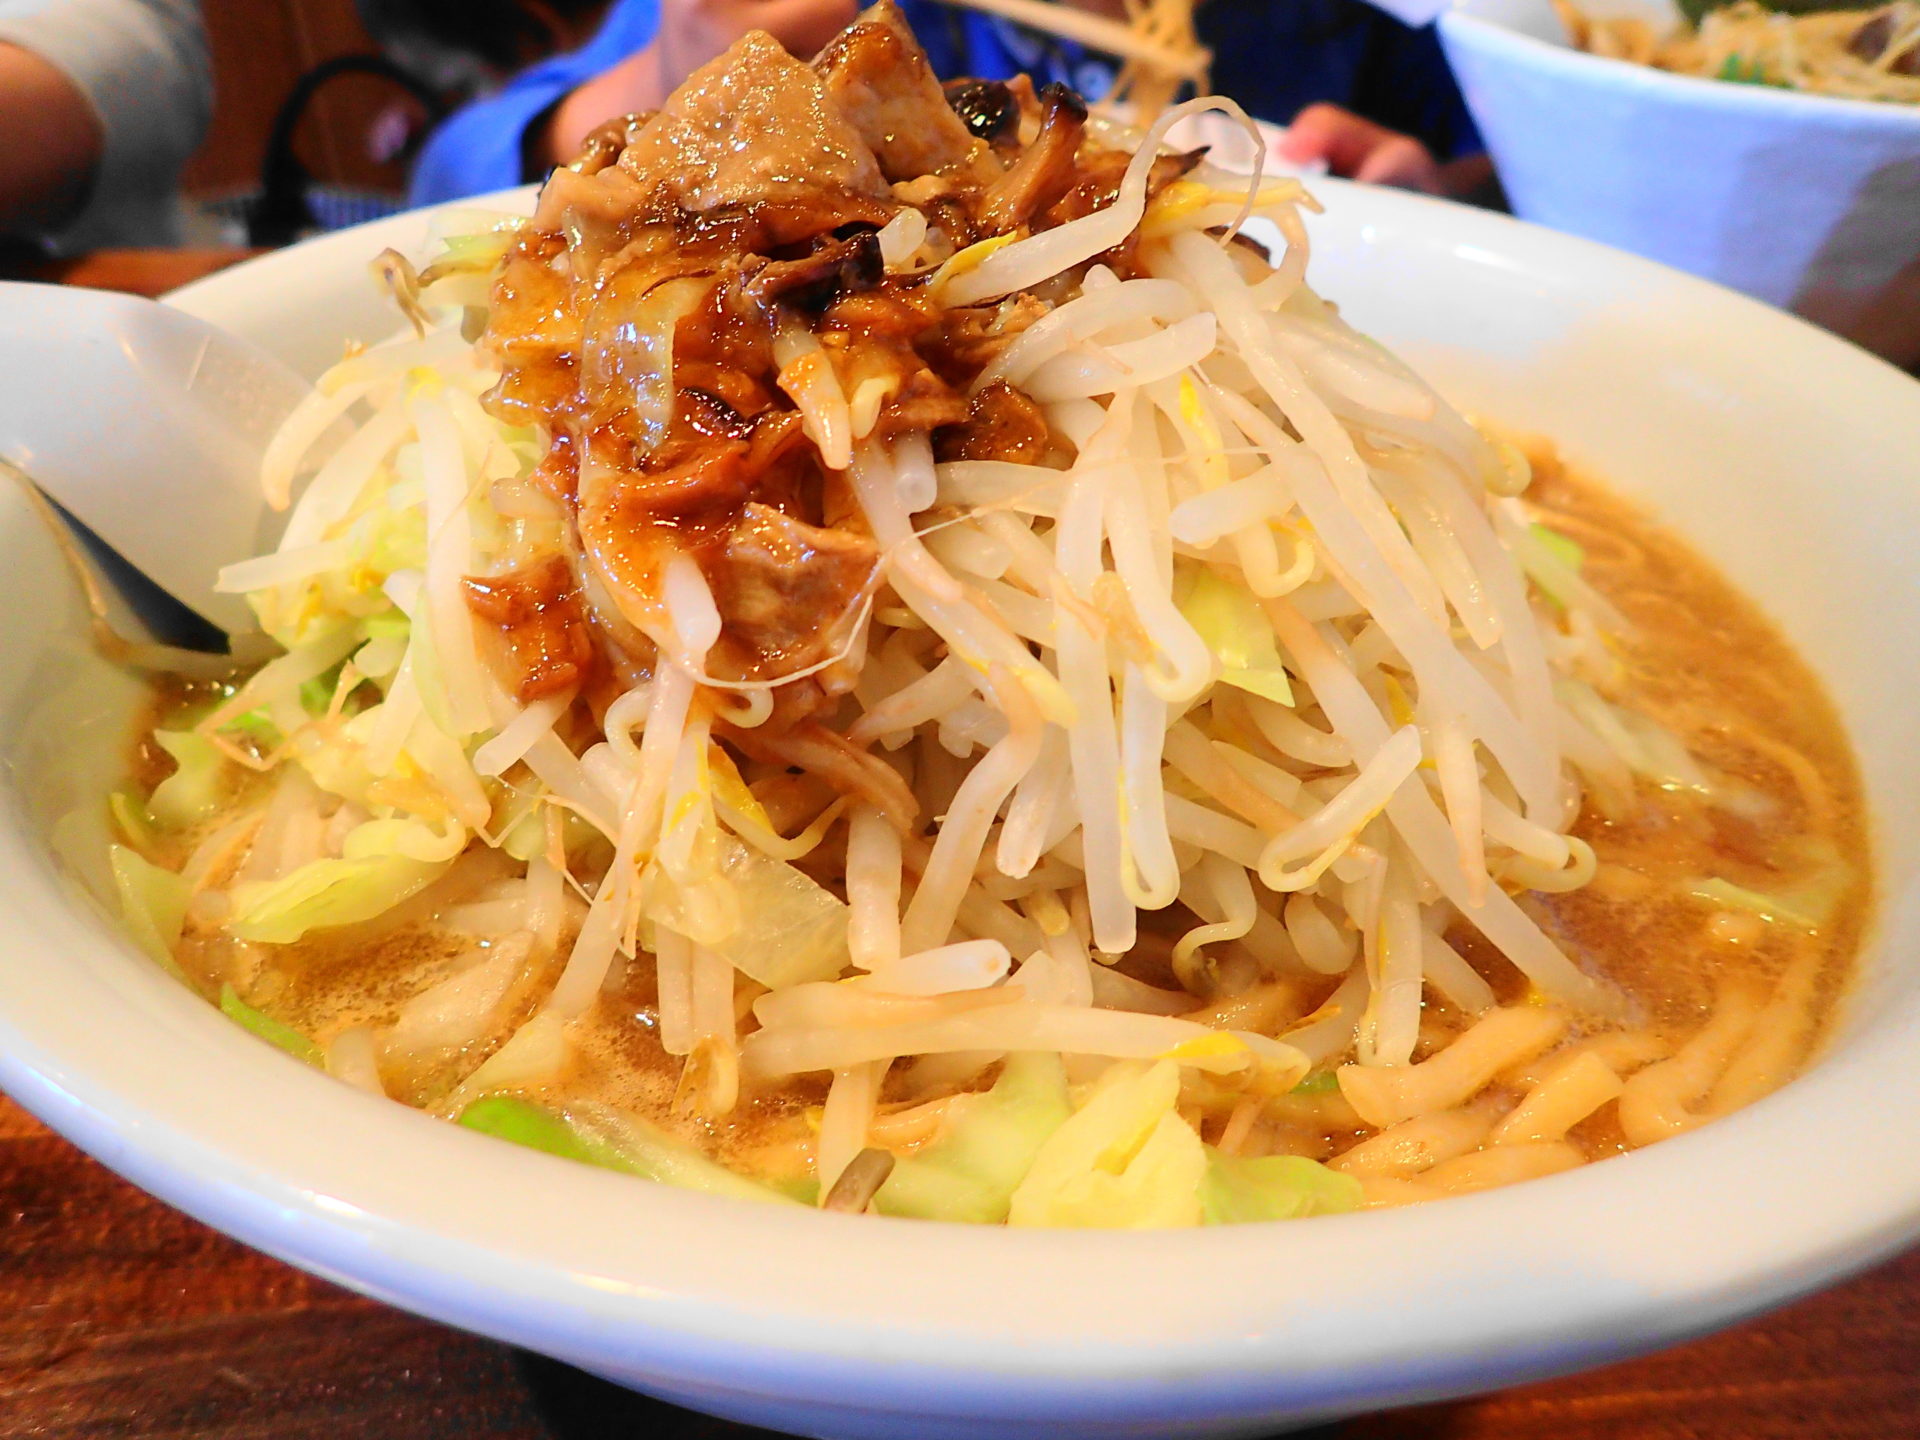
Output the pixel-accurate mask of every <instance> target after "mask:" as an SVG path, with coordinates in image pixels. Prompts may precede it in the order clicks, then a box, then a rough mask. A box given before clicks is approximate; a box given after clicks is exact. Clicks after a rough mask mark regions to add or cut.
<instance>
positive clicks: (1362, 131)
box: [1280, 104, 1443, 195]
mask: <svg viewBox="0 0 1920 1440" xmlns="http://www.w3.org/2000/svg"><path fill="white" fill-rule="evenodd" d="M1280 151H1281V154H1283V155H1284V156H1285V157H1286V158H1287V159H1289V160H1292V161H1294V162H1295V163H1296V164H1305V163H1307V162H1310V161H1315V160H1324V161H1325V162H1326V164H1327V168H1328V169H1329V170H1331V171H1332V172H1333V173H1334V174H1335V175H1338V176H1341V177H1342V178H1343V179H1348V180H1364V181H1366V182H1367V183H1369V184H1372V185H1395V186H1398V187H1399V188H1400V189H1402V190H1421V191H1425V192H1426V193H1427V194H1429V195H1438V194H1441V193H1443V186H1442V184H1441V176H1440V166H1439V165H1438V163H1436V162H1435V160H1434V158H1433V155H1432V154H1431V152H1429V151H1428V149H1427V147H1426V146H1424V145H1422V144H1421V143H1420V142H1419V141H1418V140H1416V139H1414V138H1413V137H1412V136H1411V135H1402V134H1401V133H1400V132H1399V131H1398V130H1389V129H1387V127H1386V126H1384V125H1376V124H1374V123H1373V121H1371V120H1368V119H1365V118H1363V117H1361V116H1359V115H1356V114H1354V113H1353V112H1352V111H1351V110H1343V109H1341V108H1340V107H1339V106H1338V105H1324V104H1322V105H1309V106H1307V108H1306V109H1304V110H1302V111H1301V112H1300V113H1299V114H1298V115H1296V116H1294V117H1293V123H1292V124H1291V125H1289V126H1288V127H1287V135H1286V139H1285V140H1284V141H1283V142H1282V143H1281V146H1280Z"/></svg>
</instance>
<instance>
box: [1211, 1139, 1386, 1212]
mask: <svg viewBox="0 0 1920 1440" xmlns="http://www.w3.org/2000/svg"><path fill="white" fill-rule="evenodd" d="M1206 1151H1207V1175H1206V1179H1204V1180H1203V1181H1201V1183H1200V1207H1201V1210H1202V1212H1203V1214H1204V1215H1205V1217H1206V1223H1207V1224H1209V1225H1241V1224H1246V1223H1248V1222H1249V1221H1255V1220H1300V1219H1304V1218H1305V1217H1307V1216H1309V1215H1343V1214H1345V1213H1346V1212H1347V1211H1349V1210H1358V1209H1359V1208H1360V1203H1361V1199H1362V1196H1361V1191H1360V1182H1359V1181H1358V1180H1356V1179H1354V1178H1353V1176H1351V1175H1342V1174H1341V1173H1340V1172H1339V1171H1337V1170H1329V1169H1328V1168H1327V1167H1326V1166H1324V1165H1322V1164H1320V1163H1319V1162H1318V1161H1314V1160H1309V1159H1307V1158H1306V1157H1305V1156H1303V1155H1263V1156H1261V1157H1259V1158H1258V1159H1253V1160H1241V1159H1238V1158H1236V1157H1234V1156H1232V1155H1223V1154H1221V1153H1220V1151H1218V1150H1216V1149H1214V1148H1213V1147H1212V1146H1211V1145H1209V1146H1207V1147H1206Z"/></svg>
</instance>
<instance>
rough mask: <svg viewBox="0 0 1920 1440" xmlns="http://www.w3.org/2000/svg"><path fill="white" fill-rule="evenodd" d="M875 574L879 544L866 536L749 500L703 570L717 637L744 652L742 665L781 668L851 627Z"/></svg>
mask: <svg viewBox="0 0 1920 1440" xmlns="http://www.w3.org/2000/svg"><path fill="white" fill-rule="evenodd" d="M879 573H880V568H879V551H878V550H877V549H876V547H875V546H874V543H873V541H872V540H871V539H869V538H868V537H867V536H865V535H860V534H856V533H855V532H853V531H850V530H830V529H824V528H822V527H821V526H818V525H809V524H807V523H806V521H804V520H797V519H795V518H794V517H793V516H791V515H788V514H786V513H785V512H784V511H780V510H776V509H774V508H773V507H772V506H770V505H761V504H757V503H750V504H748V505H746V506H744V507H742V509H741V511H740V518H739V520H738V521H737V522H736V523H735V524H734V527H733V533H732V534H730V535H729V536H728V537H727V547H726V551H725V560H724V563H723V564H720V565H717V566H714V567H713V573H712V575H711V576H710V579H711V581H712V584H713V599H714V604H715V605H716V606H717V607H718V608H719V611H720V619H721V623H722V625H723V627H724V628H723V634H724V636H725V637H726V639H725V640H724V641H723V642H722V643H723V644H732V645H737V646H739V647H740V648H741V649H742V650H743V651H744V653H743V654H742V655H741V656H739V657H738V658H737V659H736V661H735V663H736V664H739V665H740V666H741V668H742V670H743V671H746V670H748V669H749V668H751V669H755V670H760V671H763V672H766V671H770V672H771V673H772V674H786V673H791V672H792V671H795V670H799V669H802V668H804V667H806V666H808V665H812V664H814V663H816V662H817V661H820V660H823V659H825V658H826V657H827V656H829V655H831V654H832V653H833V652H834V651H835V650H837V649H838V648H839V647H840V646H841V645H842V644H843V643H844V642H845V641H846V638H847V636H848V635H849V634H851V633H852V631H853V628H854V626H855V625H856V624H857V623H858V621H859V618H860V602H861V601H862V600H864V599H865V598H866V595H867V592H868V591H869V590H870V589H871V588H872V587H873V585H874V584H875V583H876V582H877V580H878V577H879ZM753 678H756V679H765V678H769V676H768V675H767V674H765V673H762V674H756V675H754V676H753Z"/></svg>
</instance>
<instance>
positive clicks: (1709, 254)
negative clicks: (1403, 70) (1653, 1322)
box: [1440, 0, 1920, 365]
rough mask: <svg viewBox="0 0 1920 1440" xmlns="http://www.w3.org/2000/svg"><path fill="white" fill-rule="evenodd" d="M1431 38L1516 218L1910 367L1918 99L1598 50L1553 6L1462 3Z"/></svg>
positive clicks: (1491, 0) (1593, 4)
mask: <svg viewBox="0 0 1920 1440" xmlns="http://www.w3.org/2000/svg"><path fill="white" fill-rule="evenodd" d="M1584 3H1585V6H1586V8H1587V9H1589V10H1590V11H1593V12H1596V13H1602V14H1612V13H1635V14H1642V15H1646V16H1648V17H1650V18H1652V19H1653V20H1654V23H1655V24H1656V25H1660V26H1662V27H1665V26H1668V25H1671V24H1672V23H1674V19H1675V15H1676V12H1675V11H1674V9H1673V7H1672V5H1671V3H1670V0H1584ZM1440 35H1441V40H1442V42H1443V43H1444V45H1445V47H1446V51H1447V59H1448V60H1449V62H1450V63H1451V64H1452V66H1453V70H1454V74H1455V76H1456V77H1457V78H1458V79H1459V81H1460V87H1461V90H1462V91H1463V92H1464V93H1465V95H1466V99H1467V104H1468V106H1469V107H1470V108H1471V109H1472V111H1473V116H1474V120H1475V122H1476V123H1477V124H1478V125H1479V127H1480V133H1481V135H1482V136H1483V137H1484V138H1485V140H1486V142H1487V147H1488V149H1489V151H1490V152H1491V154H1492V155H1493V158H1494V160H1495V162H1496V164H1497V165H1498V166H1499V170H1500V176H1501V179H1502V181H1503V182H1504V183H1505V185H1506V188H1507V194H1508V196H1509V198H1510V199H1511V200H1512V203H1513V208H1514V213H1515V214H1517V215H1520V216H1522V217H1524V218H1526V219H1528V220H1534V221H1538V222H1539V223H1540V224H1542V225H1551V226H1553V227H1554V228H1555V229H1556V230H1565V231H1567V232H1568V233H1569V234H1573V235H1583V236H1585V237H1587V238H1588V239H1590V240H1600V241H1603V242H1605V243H1606V244H1609V245H1617V246H1619V247H1620V248H1621V249H1623V250H1631V251H1633V252H1634V253H1635V254H1638V255H1645V256H1647V257H1648V258H1650V259H1654V260H1659V261H1662V262H1664V263H1666V264H1668V265H1674V266H1677V267H1679V268H1680V269H1682V270H1687V271H1691V272H1692V273H1693V274H1695V275H1701V276H1704V277H1706V278H1707V279H1709V280H1717V281H1719V282H1720V283H1721V284H1723V285H1731V286H1732V287H1733V288H1734V289H1736V290H1743V291H1745V292H1746V293H1747V294H1749V295H1753V296H1756V297H1758V298H1759V299H1762V300H1766V301H1768V302H1770V303H1772V304H1775V305H1780V306H1784V307H1787V308H1790V309H1793V310H1796V311H1798V312H1799V313H1801V314H1803V315H1807V316H1809V317H1811V318H1813V319H1816V320H1818V321H1819V322H1820V323H1821V324H1824V325H1827V326H1829V327H1830V328H1832V329H1835V330H1837V331H1839V332H1840V333H1842V334H1845V335H1848V336H1850V337H1851V338H1854V339H1857V340H1860V341H1861V342H1862V343H1865V344H1868V345H1870V346H1871V347H1872V348H1874V349H1876V350H1877V351H1879V352H1880V353H1882V354H1887V355H1893V356H1896V357H1897V358H1899V359H1900V361H1901V363H1903V364H1908V365H1911V364H1912V363H1914V361H1915V360H1920V105H1891V104H1879V103H1874V102H1869V101H1862V100H1836V99H1830V98H1827V97H1825V96H1819V95H1804V94H1800V93H1797V92H1794V91H1787V90H1779V89H1773V88H1769V87H1766V86H1758V85H1733V84H1727V83H1724V82H1721V81H1715V80H1705V79H1699V78H1696V77H1693V76H1685V75H1674V74H1670V73H1668V72H1666V71H1664V70H1654V69H1650V68H1648V67H1647V66H1643V65H1632V64H1628V63H1626V62H1624V61H1619V60H1605V59H1601V58H1599V57H1598V56H1594V55H1588V54H1584V53H1582V52H1580V51H1576V50H1573V49H1571V48H1569V47H1568V44H1567V39H1566V31H1565V29H1564V27H1562V25H1561V23H1560V21H1559V19H1558V18H1557V17H1556V15H1555V13H1554V10H1553V6H1552V0H1456V5H1455V8H1454V9H1453V10H1451V11H1450V12H1449V13H1447V14H1445V15H1443V16H1442V17H1441V20H1440Z"/></svg>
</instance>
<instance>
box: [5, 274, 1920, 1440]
mask: <svg viewBox="0 0 1920 1440" xmlns="http://www.w3.org/2000/svg"><path fill="white" fill-rule="evenodd" d="M241 253H242V252H182V253H171V252H168V253H159V252H117V253H108V254H103V255H99V256H90V257H86V258H85V259H84V260H82V261H80V262H75V263H74V264H73V265H72V266H71V267H69V270H68V272H67V274H66V277H65V278H68V279H69V280H70V281H72V282H73V283H93V284H103V285H108V286H110V287H113V288H124V289H130V290H137V291H140V292H142V293H148V294H152V293H157V292H159V291H162V290H165V289H168V288H171V286H172V285H175V284H180V283H184V282H185V281H186V280H189V279H194V278H197V277H198V276H200V275H202V274H206V273H208V272H209V271H210V270H213V269H217V268H219V265H220V264H223V263H230V262H231V261H232V260H234V259H238V258H240V256H241ZM761 1433H762V1432H758V1431H752V1430H747V1429H744V1428H742V1427H740V1426H735V1425H728V1424H725V1423H723V1422H721V1421H717V1420H708V1419H705V1418H703V1417H701V1416H697V1415H692V1414H689V1413H687V1412H685V1411H681V1410H676V1409H674V1408H673V1407H671V1406H668V1405H664V1404H661V1403H659V1402H656V1401H652V1400H647V1399H644V1398H642V1397H639V1396H636V1395H632V1394H629V1393H627V1392H624V1391H621V1390H619V1389H617V1388H615V1387H613V1386H611V1385H608V1384H605V1383H604V1382H602V1381H599V1380H595V1379H592V1378H590V1377H588V1376H586V1375H582V1374H580V1373H579V1372H578V1371H575V1370H571V1369H569V1368H568V1367H566V1366H564V1365H560V1364H557V1363H556V1362H554V1361H551V1360H546V1359H543V1358H541V1357H539V1356H535V1355H529V1354H526V1353H523V1352H519V1351H515V1350H513V1349H510V1348H509V1347H506V1346H503V1345H498V1344H494V1343H493V1342H491V1341H486V1340H480V1339H476V1338H474V1337H473V1336H470V1335H465V1334H462V1333H460V1332H459V1331H455V1330H449V1329H447V1328H446V1327H444V1326H440V1325H435V1324H432V1323H430V1322H428V1321H425V1320H419V1319H416V1318H414V1317H412V1316H410V1315H406V1314H404V1313H402V1312H400V1311H397V1310H393V1309H390V1308H389V1307H387V1306H384V1305H380V1304H377V1303H375V1302H373V1301H370V1300H363V1299H360V1298H359V1297H357V1296H354V1295H350V1294H348V1293H347V1292H345V1291H343V1290H340V1289H338V1288H336V1287H335V1286H332V1285H329V1284H327V1283H326V1282H324V1281H321V1280H316V1279H314V1278H312V1277H311V1276H308V1275H304V1274H302V1273H301V1272H299V1271H297V1270H293V1269H290V1268H289V1267H287V1266H285V1265H282V1264H280V1263H279V1262H278V1261H275V1260H269V1259H268V1258H266V1257H265V1256H263V1255H258V1254H256V1253H254V1252H253V1251H251V1250H248V1249H247V1248H246V1247H244V1246H242V1245H239V1244H237V1243H235V1242H234V1241H231V1240H228V1239H226V1238H224V1237H223V1236H220V1235H218V1234H216V1233H215V1232H213V1231H212V1230H209V1229H207V1228H206V1227H205V1226H203V1225H201V1224H199V1223H198V1222H196V1221H193V1220H189V1219H188V1218H186V1217H185V1216H183V1215H180V1214H178V1213H176V1212H175V1211H173V1210H170V1209H168V1208H167V1207H166V1206H165V1205H162V1204H161V1203H160V1202H159V1201H157V1200H153V1199H150V1198H149V1197H147V1196H146V1195H144V1194H142V1193H141V1192H140V1191H138V1190H135V1189H133V1188H132V1187H131V1186H129V1185H127V1184H126V1183H125V1182H123V1181H121V1180H119V1179H118V1178H116V1177H115V1176H113V1175H112V1174H110V1173H109V1172H108V1171H106V1170H105V1169H103V1168H102V1167H101V1166H99V1165H97V1164H95V1163H94V1162H93V1161H92V1160H89V1159H88V1158H87V1157H86V1156H84V1155H82V1154H81V1153H80V1152H79V1151H77V1150H75V1149H74V1148H73V1147H72V1146H71V1145H69V1144H67V1143H66V1142H65V1141H64V1140H62V1139H60V1138H59V1137H58V1136H55V1135H53V1134H52V1133H50V1132H49V1131H47V1130H46V1129H44V1128H43V1127H42V1126H40V1125H39V1124H38V1123H37V1122H35V1121H34V1120H33V1119H32V1118H31V1117H29V1116H28V1115H27V1114H26V1113H25V1112H24V1111H22V1110H20V1109H19V1108H18V1107H17V1106H14V1105H13V1104H11V1103H10V1102H9V1101H7V1100H6V1099H4V1098H0V1440H27V1437H32V1440H109V1437H111V1440H307V1437H311V1440H624V1437H630V1436H645V1437H647V1440H695V1437H699V1440H751V1437H753V1436H756V1435H759V1434H761ZM1311 1435H1312V1437H1313V1440H1414V1437H1422V1440H1536V1437H1552V1440H1915V1437H1920V1249H1915V1250H1912V1251H1909V1252H1908V1253H1907V1254H1905V1255H1904V1256H1901V1257H1899V1258H1897V1259H1895V1260H1893V1261H1891V1262H1890V1263H1887V1264H1885V1265H1883V1266H1881V1267H1880V1268H1878V1269H1876V1270H1874V1271H1871V1272H1870V1273H1868V1274H1866V1275H1864V1276H1861V1277H1859V1278H1856V1279H1853V1280H1850V1281H1848V1282H1846V1283H1844V1284H1841V1285H1839V1286H1836V1287H1835V1288H1833V1289H1831V1290H1828V1291H1826V1292H1825V1293H1824V1294H1821V1295H1817V1296H1814V1297H1812V1298H1811V1299H1808V1300H1804V1301H1801V1302H1800V1303H1799V1304H1797V1305H1794V1306H1791V1307H1789V1308H1787V1309H1785V1310H1782V1311H1779V1312H1777V1313H1775V1314H1773V1315H1771V1316H1768V1317H1765V1318H1763V1319H1761V1320H1758V1321H1754V1322H1751V1323H1749V1324H1746V1325H1743V1326H1740V1327H1738V1328H1736V1329H1733V1330H1730V1331H1727V1332H1725V1333H1724V1334H1721V1335H1718V1336H1714V1337H1712V1338H1710V1339H1707V1340H1702V1341H1698V1342H1696V1343H1694V1344H1691V1345H1685V1346H1681V1347H1679V1348H1677V1349H1674V1350H1669V1351H1667V1352H1665V1353H1663V1354H1659V1355H1655V1356H1652V1357H1649V1358H1647V1359H1644V1360H1638V1361H1634V1362H1632V1363H1629V1364H1624V1365H1615V1366H1611V1367H1608V1368H1606V1369H1603V1370H1597V1371H1593V1372H1591V1373H1589V1374H1586V1375H1580V1376H1575V1377H1572V1378H1569V1379H1565V1380H1558V1381H1554V1382H1551V1383H1548V1384H1543V1385H1530V1386H1526V1387H1524V1388H1521V1389H1517V1390H1509V1391H1504V1392H1501V1393H1498V1394H1494V1395H1488V1396H1483V1397H1479V1398H1476V1399H1470V1400H1461V1401H1455V1402H1452V1403H1448V1404H1442V1405H1428V1406H1419V1407H1415V1408H1412V1409H1403V1410H1395V1411H1390V1412H1387V1413H1384V1414H1380V1415H1373V1416H1368V1417H1365V1418H1362V1419H1357V1420H1349V1421H1345V1422H1342V1423H1339V1424H1335V1425H1331V1426H1326V1427H1324V1428H1322V1429H1320V1430H1316V1431H1313V1432H1311ZM903 1440H912V1437H911V1436H903Z"/></svg>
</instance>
